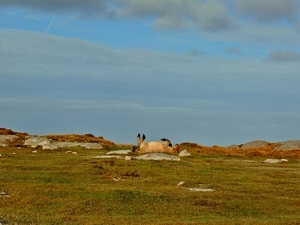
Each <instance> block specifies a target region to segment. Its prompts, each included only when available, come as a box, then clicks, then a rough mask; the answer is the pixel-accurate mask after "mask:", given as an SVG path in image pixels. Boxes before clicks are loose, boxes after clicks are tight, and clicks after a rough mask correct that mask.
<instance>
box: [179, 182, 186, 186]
mask: <svg viewBox="0 0 300 225" xmlns="http://www.w3.org/2000/svg"><path fill="white" fill-rule="evenodd" d="M185 183H186V182H185V181H180V182H179V183H178V184H177V186H183V185H185Z"/></svg>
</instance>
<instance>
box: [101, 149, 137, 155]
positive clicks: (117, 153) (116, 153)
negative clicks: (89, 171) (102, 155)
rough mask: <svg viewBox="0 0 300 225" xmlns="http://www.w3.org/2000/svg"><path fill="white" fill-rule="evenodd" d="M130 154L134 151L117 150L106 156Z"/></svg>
mask: <svg viewBox="0 0 300 225" xmlns="http://www.w3.org/2000/svg"><path fill="white" fill-rule="evenodd" d="M129 153H132V151H131V150H116V151H110V152H107V153H106V155H127V154H129Z"/></svg>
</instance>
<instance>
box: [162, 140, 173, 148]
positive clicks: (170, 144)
mask: <svg viewBox="0 0 300 225" xmlns="http://www.w3.org/2000/svg"><path fill="white" fill-rule="evenodd" d="M160 140H161V141H163V142H168V143H169V145H168V146H170V147H172V143H171V141H170V140H169V139H167V138H162V139H160Z"/></svg>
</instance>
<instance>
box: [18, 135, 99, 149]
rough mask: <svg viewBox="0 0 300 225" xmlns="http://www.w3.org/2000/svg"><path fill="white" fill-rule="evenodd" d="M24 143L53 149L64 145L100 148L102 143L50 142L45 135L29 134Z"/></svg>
mask: <svg viewBox="0 0 300 225" xmlns="http://www.w3.org/2000/svg"><path fill="white" fill-rule="evenodd" d="M24 145H27V146H31V147H32V148H36V147H38V146H42V148H43V149H48V150H54V149H58V148H64V147H75V146H81V147H84V148H87V149H102V148H103V147H102V145H101V144H99V143H85V142H52V141H51V140H50V139H48V138H46V137H40V136H31V137H30V138H29V139H27V140H26V141H25V142H24Z"/></svg>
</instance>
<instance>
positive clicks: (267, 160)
mask: <svg viewBox="0 0 300 225" xmlns="http://www.w3.org/2000/svg"><path fill="white" fill-rule="evenodd" d="M287 161H288V160H287V159H266V160H265V161H264V163H280V162H287Z"/></svg>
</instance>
